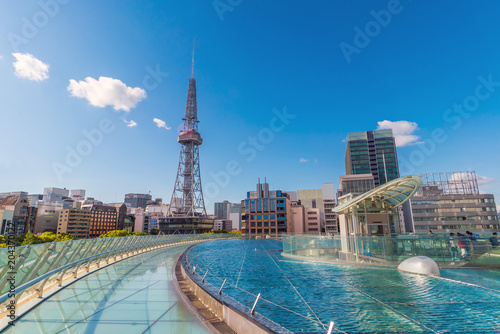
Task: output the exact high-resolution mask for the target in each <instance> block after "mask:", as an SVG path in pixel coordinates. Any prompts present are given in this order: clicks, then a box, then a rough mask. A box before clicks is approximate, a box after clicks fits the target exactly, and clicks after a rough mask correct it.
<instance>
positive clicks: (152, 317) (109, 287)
mask: <svg viewBox="0 0 500 334" xmlns="http://www.w3.org/2000/svg"><path fill="white" fill-rule="evenodd" d="M187 247H188V245H179V246H174V247H167V248H162V249H159V250H156V251H152V252H147V253H144V254H140V255H137V256H134V257H132V258H130V259H126V260H123V261H120V262H118V263H116V264H113V265H111V266H108V267H106V268H103V269H101V270H99V271H96V272H95V273H92V274H90V275H88V276H85V277H84V278H82V279H80V280H78V281H76V282H75V283H73V284H71V285H70V286H68V287H66V288H64V289H62V290H60V291H58V292H57V293H55V294H54V295H52V296H50V297H49V298H47V300H45V301H44V302H42V303H40V304H38V305H37V306H36V307H35V308H33V309H32V310H31V311H29V312H28V313H26V314H25V315H24V316H22V317H21V318H20V319H19V320H18V321H16V325H15V327H12V326H11V327H9V328H7V329H6V330H5V331H4V332H3V333H13V334H15V333H30V334H31V333H33V334H35V333H51V334H52V333H89V334H90V333H106V334H109V333H119V334H128V333H162V334H166V333H193V334H194V333H210V331H209V330H208V329H207V328H206V327H205V326H204V325H203V324H202V323H201V322H200V321H199V320H198V319H197V318H196V316H195V315H194V314H192V313H191V311H190V310H189V309H188V308H187V307H186V306H185V305H184V304H183V302H182V301H181V300H180V298H179V297H178V295H177V292H176V289H175V286H174V283H173V281H172V280H173V274H174V272H173V270H174V263H175V260H176V259H177V256H178V255H179V254H180V253H182V252H183V251H184V250H185V249H186V248H187Z"/></svg>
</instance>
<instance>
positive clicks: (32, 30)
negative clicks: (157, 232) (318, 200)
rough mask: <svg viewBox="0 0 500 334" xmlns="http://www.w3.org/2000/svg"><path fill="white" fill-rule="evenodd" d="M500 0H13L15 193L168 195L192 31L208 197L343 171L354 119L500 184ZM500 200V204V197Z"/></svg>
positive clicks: (7, 116)
mask: <svg viewBox="0 0 500 334" xmlns="http://www.w3.org/2000/svg"><path fill="white" fill-rule="evenodd" d="M499 11H500V3H499V2H498V1H483V2H481V3H480V4H478V3H477V2H473V1H460V2H454V1H440V2H439V3H436V2H435V1H430V0H429V1H427V0H419V1H411V0H401V1H395V0H390V1H347V0H344V1H327V0H318V1H313V2H309V3H306V2H302V1H300V2H299V1H281V0H279V1H262V0H253V1H248V0H215V1H201V0H188V1H166V0H163V1H132V0H121V1H114V0H108V1H97V0H86V1H82V0H36V1H33V0H23V1H19V0H4V1H2V2H0V101H1V107H0V116H1V117H0V136H1V139H2V144H3V145H2V150H1V154H0V192H6V191H28V192H29V193H43V188H45V187H60V188H68V189H86V190H87V196H91V197H95V198H97V199H100V200H102V201H104V202H118V201H123V198H124V194H125V193H148V192H151V195H152V196H153V197H155V198H156V197H161V198H163V199H164V201H165V202H169V200H170V197H171V195H172V191H173V186H174V181H175V176H176V171H177V166H178V160H179V150H180V144H179V143H177V141H176V138H177V135H178V129H179V126H180V125H181V124H182V117H183V116H184V112H185V104H186V95H187V87H188V79H189V77H190V76H191V56H192V47H193V40H195V41H196V42H195V43H196V48H195V69H194V76H195V78H196V81H197V101H198V119H199V121H200V123H199V131H200V133H201V135H202V137H203V139H204V142H203V145H202V146H201V147H200V161H201V178H202V183H203V189H204V195H205V204H206V207H207V210H208V211H209V212H211V211H213V203H214V202H217V201H223V200H229V201H232V202H239V201H240V200H241V199H242V198H244V197H245V196H246V192H247V191H249V190H253V189H254V188H255V183H256V182H257V178H258V177H261V178H264V177H266V178H267V181H268V182H269V183H270V187H271V188H272V189H283V190H297V189H317V188H321V184H322V183H325V182H333V183H334V184H335V187H337V185H338V177H339V175H343V174H345V164H344V159H345V146H346V143H345V139H346V137H347V134H348V133H350V132H358V131H369V130H376V129H385V128H392V129H393V131H394V134H395V137H396V141H397V144H398V158H399V165H400V174H401V175H411V174H419V173H429V172H454V171H467V170H474V171H476V173H477V174H478V177H479V183H480V189H481V191H483V192H486V193H493V194H495V195H496V197H497V198H499V196H500V182H499V180H500V170H499V168H498V166H499V165H500V157H499V154H498V143H499V139H500V138H499V137H500V134H499V131H498V128H499V126H498V125H499V124H500V33H499V32H500V20H498V13H499ZM499 201H500V200H499Z"/></svg>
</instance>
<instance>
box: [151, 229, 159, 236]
mask: <svg viewBox="0 0 500 334" xmlns="http://www.w3.org/2000/svg"><path fill="white" fill-rule="evenodd" d="M158 233H160V230H159V229H157V228H153V229H151V232H149V234H152V235H157V234H158Z"/></svg>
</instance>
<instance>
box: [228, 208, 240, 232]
mask: <svg viewBox="0 0 500 334" xmlns="http://www.w3.org/2000/svg"><path fill="white" fill-rule="evenodd" d="M229 220H231V222H232V228H233V230H238V231H239V230H241V204H240V203H238V204H236V203H231V207H230V208H229Z"/></svg>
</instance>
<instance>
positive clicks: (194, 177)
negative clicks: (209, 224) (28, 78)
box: [170, 42, 207, 217]
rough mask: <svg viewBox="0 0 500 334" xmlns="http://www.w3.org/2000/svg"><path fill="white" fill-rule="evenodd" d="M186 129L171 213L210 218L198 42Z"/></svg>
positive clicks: (179, 215)
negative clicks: (197, 68)
mask: <svg viewBox="0 0 500 334" xmlns="http://www.w3.org/2000/svg"><path fill="white" fill-rule="evenodd" d="M182 120H183V121H184V127H183V129H182V131H181V132H180V134H179V136H178V137H177V141H178V142H179V143H180V144H181V152H180V155H179V167H178V168H177V178H176V179H175V186H174V192H173V194H172V199H171V200H170V207H171V214H172V215H173V216H176V217H206V216H207V211H206V210H205V201H204V200H203V191H202V188H201V176H200V153H199V146H200V145H201V144H202V143H203V139H202V138H201V135H200V133H199V132H198V123H199V121H198V111H197V105H196V79H195V78H194V42H193V61H192V68H191V78H190V79H189V88H188V94H187V101H186V115H185V116H184V118H183V119H182Z"/></svg>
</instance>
